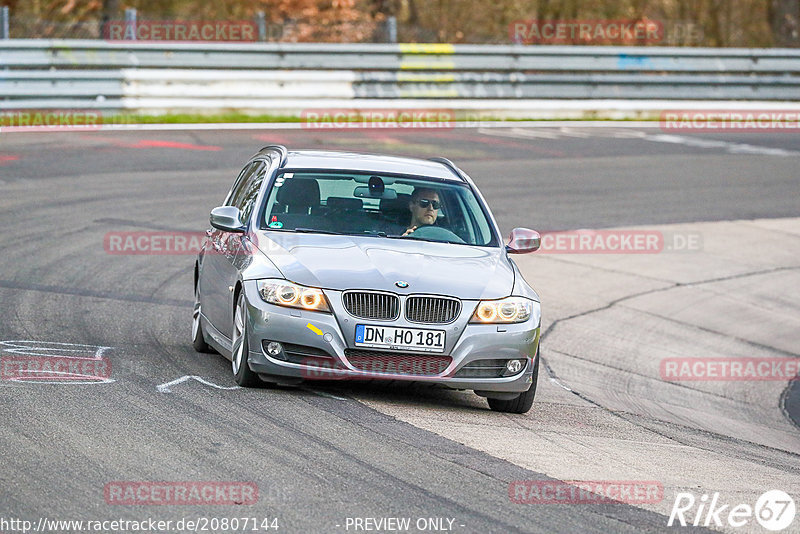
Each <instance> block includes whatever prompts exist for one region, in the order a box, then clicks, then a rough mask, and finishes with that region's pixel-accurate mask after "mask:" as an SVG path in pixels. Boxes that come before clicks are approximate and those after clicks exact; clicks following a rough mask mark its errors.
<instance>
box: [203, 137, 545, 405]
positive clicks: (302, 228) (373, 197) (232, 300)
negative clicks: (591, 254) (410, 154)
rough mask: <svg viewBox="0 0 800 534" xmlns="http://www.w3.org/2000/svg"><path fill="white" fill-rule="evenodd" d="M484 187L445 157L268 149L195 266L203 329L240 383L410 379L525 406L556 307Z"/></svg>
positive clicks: (246, 172) (243, 178)
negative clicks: (528, 275) (544, 320)
mask: <svg viewBox="0 0 800 534" xmlns="http://www.w3.org/2000/svg"><path fill="white" fill-rule="evenodd" d="M539 242H540V239H539V234H538V233H536V232H534V231H533V230H528V229H525V228H517V229H515V230H513V231H512V232H511V237H510V239H509V241H508V244H506V245H504V244H503V243H502V241H501V237H500V232H499V229H498V226H497V223H496V222H495V220H494V218H493V216H492V214H491V212H490V211H489V207H488V206H487V205H486V202H485V201H484V199H483V197H482V196H481V194H480V192H478V189H477V188H476V187H475V184H474V183H473V182H472V180H471V179H470V178H469V177H468V176H467V175H466V174H465V173H464V172H463V171H461V170H460V169H458V168H457V167H456V166H455V165H454V164H453V163H451V162H450V161H448V160H446V159H444V158H435V159H432V160H418V159H411V158H400V157H390V156H374V155H364V154H352V153H343V152H323V151H306V150H298V151H288V150H287V149H286V148H285V147H282V146H268V147H265V148H263V149H262V150H260V151H259V152H258V153H257V154H256V155H255V156H253V158H251V159H250V161H249V162H248V163H247V165H245V167H244V169H243V170H242V172H241V173H240V174H239V177H238V178H237V179H236V182H235V183H234V185H233V187H232V188H231V190H230V192H229V193H228V196H227V198H226V199H225V202H224V204H223V205H222V206H221V207H218V208H214V210H212V212H211V228H209V229H208V231H207V239H206V242H205V244H204V246H203V249H202V250H201V252H200V254H199V256H198V258H197V263H196V265H195V271H194V288H195V291H194V294H195V305H194V314H193V324H192V334H193V345H194V348H195V349H196V350H198V351H200V352H210V351H211V350H212V349H215V350H216V351H218V352H219V353H221V354H222V355H224V356H225V357H228V358H230V360H231V362H232V368H233V375H234V378H235V380H236V383H237V384H239V385H241V386H255V385H258V384H259V383H261V382H268V383H277V384H287V385H292V384H299V383H301V382H303V381H309V380H344V379H346V380H407V381H415V382H430V383H435V384H439V385H441V386H444V387H448V388H454V389H461V390H464V389H469V390H474V391H475V393H477V394H478V395H481V396H483V397H486V398H487V400H488V402H489V406H490V407H491V408H492V409H493V410H497V411H501V412H511V413H525V412H527V411H528V410H530V408H531V405H532V403H533V398H534V395H535V393H536V381H537V377H538V370H539V331H540V325H541V307H540V303H539V297H538V295H537V294H536V292H535V291H534V290H533V289H532V288H531V287H530V286H529V285H528V284H527V283H526V282H525V280H524V279H523V278H522V275H521V274H520V271H519V269H518V268H517V266H516V265H515V263H514V262H513V261H512V260H511V258H510V257H509V255H510V254H520V253H526V252H532V251H535V250H536V249H538V247H539Z"/></svg>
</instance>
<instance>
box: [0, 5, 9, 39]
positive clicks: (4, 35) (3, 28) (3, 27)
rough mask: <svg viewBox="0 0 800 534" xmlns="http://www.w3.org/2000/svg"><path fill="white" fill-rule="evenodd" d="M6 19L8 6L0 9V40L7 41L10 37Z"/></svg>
mask: <svg viewBox="0 0 800 534" xmlns="http://www.w3.org/2000/svg"><path fill="white" fill-rule="evenodd" d="M8 19H9V14H8V6H3V7H2V8H0V39H9V38H10V37H11V35H10V31H9V20H8Z"/></svg>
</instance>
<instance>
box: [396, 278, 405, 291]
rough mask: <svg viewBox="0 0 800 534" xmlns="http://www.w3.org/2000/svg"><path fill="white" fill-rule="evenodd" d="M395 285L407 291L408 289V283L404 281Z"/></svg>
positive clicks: (399, 281)
mask: <svg viewBox="0 0 800 534" xmlns="http://www.w3.org/2000/svg"><path fill="white" fill-rule="evenodd" d="M394 285H396V286H397V287H399V288H402V289H405V288H407V287H408V282H403V281H402V280H398V281H397V282H395V283H394Z"/></svg>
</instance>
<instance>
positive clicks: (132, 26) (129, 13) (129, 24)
mask: <svg viewBox="0 0 800 534" xmlns="http://www.w3.org/2000/svg"><path fill="white" fill-rule="evenodd" d="M128 32H130V34H129V33H128ZM128 35H130V39H131V40H133V41H135V40H136V8H133V7H129V8H127V9H126V10H125V38H126V39H127V38H128Z"/></svg>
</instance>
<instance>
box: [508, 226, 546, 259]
mask: <svg viewBox="0 0 800 534" xmlns="http://www.w3.org/2000/svg"><path fill="white" fill-rule="evenodd" d="M541 244H542V237H541V236H540V235H539V232H537V231H536V230H529V229H528V228H514V229H513V230H511V235H510V236H509V237H508V244H507V245H506V251H507V252H508V253H509V254H527V253H528V252H535V251H537V250H539V247H540V246H541Z"/></svg>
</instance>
